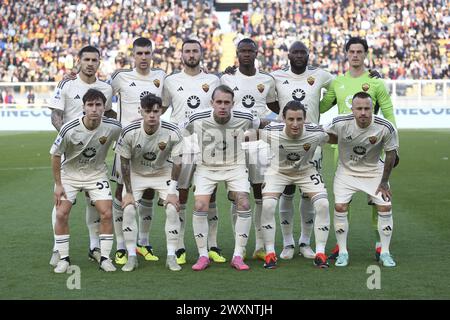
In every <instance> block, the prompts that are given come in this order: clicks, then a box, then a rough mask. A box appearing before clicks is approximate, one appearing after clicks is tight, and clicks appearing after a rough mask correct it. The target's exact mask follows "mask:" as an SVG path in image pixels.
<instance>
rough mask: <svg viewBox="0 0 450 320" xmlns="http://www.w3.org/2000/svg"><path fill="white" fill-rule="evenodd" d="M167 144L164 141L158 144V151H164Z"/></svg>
mask: <svg viewBox="0 0 450 320" xmlns="http://www.w3.org/2000/svg"><path fill="white" fill-rule="evenodd" d="M166 146H167V143H166V142H164V141H161V142H160V143H158V148H159V150H161V151H163V150H164V149H166Z"/></svg>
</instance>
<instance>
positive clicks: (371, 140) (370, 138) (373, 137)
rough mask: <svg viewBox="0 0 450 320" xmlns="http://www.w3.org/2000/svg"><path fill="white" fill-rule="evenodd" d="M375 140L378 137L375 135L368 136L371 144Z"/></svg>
mask: <svg viewBox="0 0 450 320" xmlns="http://www.w3.org/2000/svg"><path fill="white" fill-rule="evenodd" d="M377 140H378V139H377V137H375V136H372V137H369V141H370V143H371V144H375V142H377Z"/></svg>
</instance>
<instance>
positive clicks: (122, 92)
mask: <svg viewBox="0 0 450 320" xmlns="http://www.w3.org/2000/svg"><path fill="white" fill-rule="evenodd" d="M165 76H166V73H165V72H164V71H163V70H161V69H153V68H152V69H151V70H150V72H149V73H148V74H147V75H142V74H140V73H138V72H137V71H136V69H120V70H117V71H116V72H114V73H113V74H112V75H111V79H110V80H109V82H110V83H111V86H112V88H113V94H114V95H117V96H118V98H119V100H118V105H117V119H118V120H119V121H120V123H122V125H123V126H127V125H128V124H130V123H131V122H132V121H134V120H136V119H140V118H141V114H140V113H139V108H140V107H141V98H142V97H144V96H146V95H147V94H149V93H153V94H154V95H156V96H158V97H161V95H162V88H163V84H164V77H165Z"/></svg>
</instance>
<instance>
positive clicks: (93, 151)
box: [82, 148, 97, 158]
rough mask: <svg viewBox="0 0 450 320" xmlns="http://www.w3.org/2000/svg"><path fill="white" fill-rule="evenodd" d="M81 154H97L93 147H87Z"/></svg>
mask: <svg viewBox="0 0 450 320" xmlns="http://www.w3.org/2000/svg"><path fill="white" fill-rule="evenodd" d="M82 154H83V156H85V157H86V158H92V157H94V156H95V155H96V154H97V150H95V148H87V149H85V150H84V151H83V153H82Z"/></svg>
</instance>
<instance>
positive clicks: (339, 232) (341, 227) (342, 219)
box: [334, 210, 349, 253]
mask: <svg viewBox="0 0 450 320" xmlns="http://www.w3.org/2000/svg"><path fill="white" fill-rule="evenodd" d="M347 215H348V212H347V211H345V212H337V211H336V210H334V232H335V234H336V240H337V244H338V246H339V253H348V251H347V235H348V229H349V226H348V218H347Z"/></svg>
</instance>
